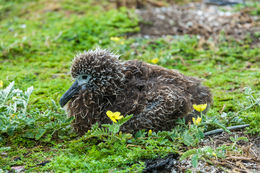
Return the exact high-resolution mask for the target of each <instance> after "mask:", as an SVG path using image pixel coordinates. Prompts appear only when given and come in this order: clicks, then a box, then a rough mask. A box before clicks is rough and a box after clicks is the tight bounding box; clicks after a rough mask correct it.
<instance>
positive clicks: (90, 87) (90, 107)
mask: <svg viewBox="0 0 260 173" xmlns="http://www.w3.org/2000/svg"><path fill="white" fill-rule="evenodd" d="M118 58H119V56H118V55H115V54H113V53H111V52H109V51H107V50H102V49H96V50H90V51H87V52H83V53H80V54H78V55H76V57H75V59H74V61H73V63H72V67H71V75H72V77H73V78H74V79H75V82H74V84H73V85H72V86H71V88H70V89H69V90H68V91H67V92H66V93H65V94H64V95H63V96H62V97H61V99H60V105H61V106H62V107H63V106H64V105H65V104H67V103H68V105H67V112H68V114H69V116H74V117H75V120H74V123H73V127H74V128H75V130H76V131H77V132H78V133H79V134H84V132H86V131H87V130H89V129H91V126H92V125H93V124H95V123H96V122H98V123H99V124H107V123H112V121H111V120H110V119H109V118H108V117H107V116H106V112H107V111H108V110H110V111H113V112H115V111H119V112H121V113H122V115H130V114H133V117H132V118H131V119H130V120H129V121H128V122H126V123H125V124H124V125H122V126H121V129H120V130H121V131H123V132H129V133H135V132H136V131H138V130H140V129H151V130H154V131H159V130H171V129H172V128H173V127H174V124H175V122H176V119H177V118H182V117H185V116H187V115H188V114H190V113H191V112H192V111H193V108H192V105H193V104H204V103H207V104H208V105H210V103H211V102H212V99H211V93H210V91H209V89H208V88H207V87H205V86H202V85H201V82H200V80H199V79H196V78H193V77H189V76H185V75H183V74H181V73H180V72H178V71H176V70H169V69H165V68H163V67H160V66H157V65H151V64H148V63H145V62H142V61H137V60H130V61H120V60H119V59H118Z"/></svg>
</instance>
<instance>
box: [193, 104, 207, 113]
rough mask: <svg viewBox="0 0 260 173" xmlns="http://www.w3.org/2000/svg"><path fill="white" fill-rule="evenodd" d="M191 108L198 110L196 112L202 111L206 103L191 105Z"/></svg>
mask: <svg viewBox="0 0 260 173" xmlns="http://www.w3.org/2000/svg"><path fill="white" fill-rule="evenodd" d="M193 108H194V109H195V110H196V111H198V112H202V111H204V110H205V109H206V108H207V104H201V105H196V104H194V105H193Z"/></svg>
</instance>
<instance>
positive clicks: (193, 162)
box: [191, 154, 199, 168]
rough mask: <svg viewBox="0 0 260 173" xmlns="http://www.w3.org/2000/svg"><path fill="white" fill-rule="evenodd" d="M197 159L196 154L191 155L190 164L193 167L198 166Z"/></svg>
mask: <svg viewBox="0 0 260 173" xmlns="http://www.w3.org/2000/svg"><path fill="white" fill-rule="evenodd" d="M198 160H199V155H198V154H194V155H193V156H192V157H191V164H192V166H193V167H194V168H196V167H197V166H198Z"/></svg>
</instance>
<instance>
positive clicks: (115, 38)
mask: <svg viewBox="0 0 260 173" xmlns="http://www.w3.org/2000/svg"><path fill="white" fill-rule="evenodd" d="M110 40H111V41H114V42H118V41H120V38H119V37H110Z"/></svg>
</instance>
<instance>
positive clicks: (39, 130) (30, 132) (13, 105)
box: [0, 82, 73, 141]
mask: <svg viewBox="0 0 260 173" xmlns="http://www.w3.org/2000/svg"><path fill="white" fill-rule="evenodd" d="M32 91H33V87H29V88H28V89H27V90H26V91H25V92H23V91H22V90H20V89H15V88H14V82H11V83H10V84H9V85H8V86H7V87H6V88H5V89H2V90H0V137H1V136H3V135H5V136H6V135H7V136H9V137H17V139H18V138H19V137H24V138H31V139H36V140H39V139H41V138H42V137H43V136H44V135H45V141H50V140H51V138H52V137H54V136H55V134H56V136H57V137H59V138H64V137H65V136H66V135H65V136H64V132H68V131H69V129H70V126H69V125H70V123H71V122H72V120H73V118H68V119H66V118H64V117H65V116H66V115H65V113H64V111H62V110H60V108H58V107H57V106H56V104H55V103H54V102H53V106H52V109H50V110H48V111H45V112H41V111H39V110H37V109H36V110H28V109H27V108H28V103H29V99H30V95H31V93H32ZM62 134H63V136H62ZM1 139H2V140H3V137H1ZM13 139H15V138H13Z"/></svg>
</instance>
